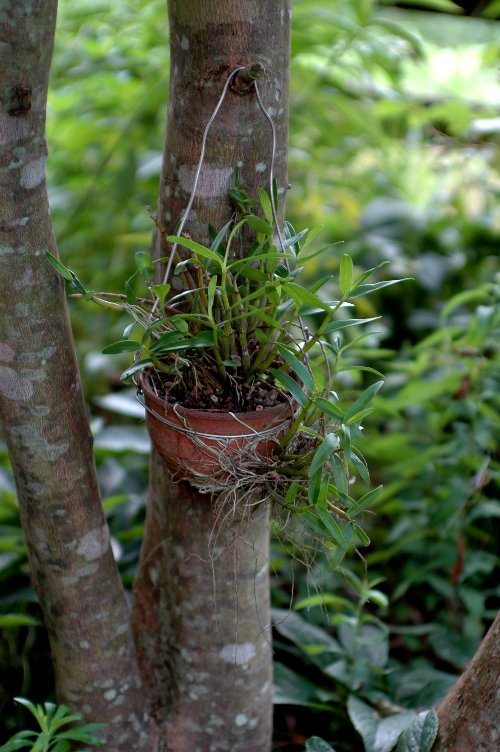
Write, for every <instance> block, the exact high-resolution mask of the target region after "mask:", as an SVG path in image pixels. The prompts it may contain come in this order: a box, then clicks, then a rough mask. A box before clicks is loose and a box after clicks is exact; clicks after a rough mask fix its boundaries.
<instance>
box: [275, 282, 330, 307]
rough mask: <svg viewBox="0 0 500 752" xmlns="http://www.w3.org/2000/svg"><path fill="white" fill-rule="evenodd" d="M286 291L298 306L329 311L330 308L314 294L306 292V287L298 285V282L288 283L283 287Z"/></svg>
mask: <svg viewBox="0 0 500 752" xmlns="http://www.w3.org/2000/svg"><path fill="white" fill-rule="evenodd" d="M283 287H284V289H285V291H286V292H287V293H288V295H290V297H291V298H293V300H294V301H295V303H296V304H297V305H299V306H300V305H305V306H313V307H314V308H320V309H321V310H323V311H329V310H330V306H329V305H328V303H325V302H324V301H323V300H321V298H319V297H318V296H317V295H314V293H312V292H310V291H309V290H306V288H305V287H302V286H301V285H298V284H297V283H296V282H286V283H285V284H284V285H283Z"/></svg>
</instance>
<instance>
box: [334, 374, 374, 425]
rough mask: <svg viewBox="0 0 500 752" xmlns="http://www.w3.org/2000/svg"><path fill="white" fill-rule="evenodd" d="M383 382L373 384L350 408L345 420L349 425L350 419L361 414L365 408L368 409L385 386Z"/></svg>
mask: <svg viewBox="0 0 500 752" xmlns="http://www.w3.org/2000/svg"><path fill="white" fill-rule="evenodd" d="M383 383H384V382H383V381H376V382H375V384H372V385H371V386H369V387H368V389H365V391H364V392H362V394H360V395H359V397H358V398H357V400H355V401H354V402H353V403H352V405H351V406H350V408H349V409H348V410H347V412H346V414H345V416H344V420H345V422H346V423H347V422H348V421H349V418H351V417H353V416H354V415H356V413H359V412H360V411H361V410H364V409H365V407H367V406H368V405H369V404H370V402H371V401H372V399H373V398H374V397H375V395H376V394H377V392H378V391H379V390H380V388H381V387H382V385H383Z"/></svg>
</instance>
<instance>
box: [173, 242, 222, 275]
mask: <svg viewBox="0 0 500 752" xmlns="http://www.w3.org/2000/svg"><path fill="white" fill-rule="evenodd" d="M167 240H168V241H169V243H177V245H181V246H182V247H183V248H189V250H190V251H194V253H195V254H196V255H197V256H200V257H201V258H206V259H210V260H211V261H215V262H216V263H217V264H218V265H219V266H220V267H222V265H223V263H224V261H223V259H222V258H221V256H219V254H218V253H215V251H211V250H210V248H205V246H204V245H201V243H197V242H196V241H195V240H191V238H183V237H180V236H178V235H169V236H168V238H167Z"/></svg>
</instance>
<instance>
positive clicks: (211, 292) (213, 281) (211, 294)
mask: <svg viewBox="0 0 500 752" xmlns="http://www.w3.org/2000/svg"><path fill="white" fill-rule="evenodd" d="M216 289H217V277H216V275H214V276H213V277H210V282H209V283H208V289H207V296H208V309H207V314H208V316H209V318H212V310H213V307H214V299H215V291H216Z"/></svg>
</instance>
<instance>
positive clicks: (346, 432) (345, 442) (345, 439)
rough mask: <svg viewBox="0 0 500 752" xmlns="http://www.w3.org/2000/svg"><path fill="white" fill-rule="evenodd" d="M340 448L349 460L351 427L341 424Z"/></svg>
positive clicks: (348, 460)
mask: <svg viewBox="0 0 500 752" xmlns="http://www.w3.org/2000/svg"><path fill="white" fill-rule="evenodd" d="M341 430H342V449H343V451H344V456H345V458H346V461H347V462H350V461H351V429H350V428H349V426H346V425H343V426H342V429H341Z"/></svg>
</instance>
